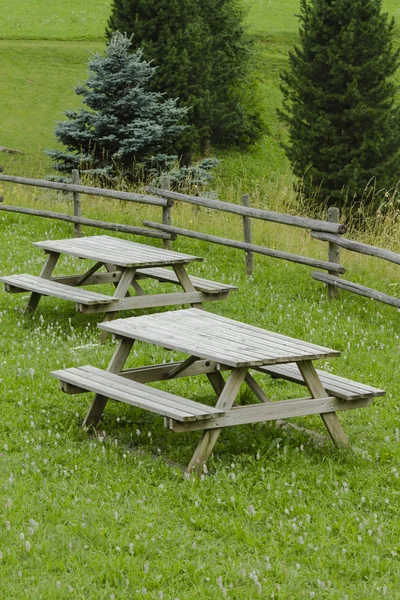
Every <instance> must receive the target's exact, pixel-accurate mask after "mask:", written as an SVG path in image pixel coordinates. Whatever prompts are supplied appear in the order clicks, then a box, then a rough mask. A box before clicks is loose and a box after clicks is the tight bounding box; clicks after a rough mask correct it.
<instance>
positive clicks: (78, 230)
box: [72, 169, 82, 237]
mask: <svg viewBox="0 0 400 600" xmlns="http://www.w3.org/2000/svg"><path fill="white" fill-rule="evenodd" d="M72 183H73V184H74V185H79V184H80V178H79V171H78V169H72ZM72 198H73V201H74V216H75V217H80V216H81V195H80V194H79V192H72ZM74 235H75V237H82V225H81V224H80V223H74Z"/></svg>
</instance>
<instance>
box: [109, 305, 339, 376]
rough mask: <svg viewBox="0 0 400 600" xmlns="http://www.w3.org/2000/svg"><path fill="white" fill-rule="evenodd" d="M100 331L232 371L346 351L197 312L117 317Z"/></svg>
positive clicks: (192, 309) (325, 356)
mask: <svg viewBox="0 0 400 600" xmlns="http://www.w3.org/2000/svg"><path fill="white" fill-rule="evenodd" d="M99 327H100V329H104V330H105V331H108V332H111V333H114V334H116V335H117V336H121V337H125V338H133V339H137V340H140V341H143V342H149V343H152V344H155V345H157V346H162V347H163V348H167V349H170V350H178V351H180V352H184V353H186V354H189V355H192V356H197V357H198V358H203V359H205V360H212V361H216V362H218V363H220V364H223V365H228V366H231V367H234V368H236V367H251V366H260V365H271V364H279V363H290V362H297V361H303V360H316V359H320V358H328V357H332V356H339V355H340V352H338V351H336V350H332V349H330V348H324V347H323V346H317V345H315V344H310V343H308V342H304V341H301V340H297V339H295V338H290V337H287V336H284V335H281V334H279V333H273V332H271V331H267V330H265V329H261V328H259V327H254V326H252V325H248V324H246V323H241V322H239V321H234V320H233V319H228V318H226V317H221V316H219V315H215V314H212V313H209V312H205V311H202V310H198V309H196V308H191V309H187V310H177V311H170V312H164V313H157V314H153V315H145V316H142V317H130V318H128V319H116V320H115V321H112V322H110V323H101V324H99Z"/></svg>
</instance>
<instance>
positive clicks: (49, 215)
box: [0, 205, 172, 240]
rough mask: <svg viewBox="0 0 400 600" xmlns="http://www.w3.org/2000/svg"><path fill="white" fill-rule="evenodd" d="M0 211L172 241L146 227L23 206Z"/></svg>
mask: <svg viewBox="0 0 400 600" xmlns="http://www.w3.org/2000/svg"><path fill="white" fill-rule="evenodd" d="M0 210H4V211H6V212H13V213H20V214H24V215H31V216H33V217H43V218H44V219H56V220H58V221H66V222H67V223H79V224H80V225H87V226H88V227H96V228H98V229H105V230H109V231H120V232H121V233H132V234H133V235H140V236H142V237H148V238H156V239H160V240H170V239H172V238H171V235H170V234H165V233H164V232H162V231H151V230H149V229H146V228H144V227H134V226H132V225H125V224H121V223H109V222H108V221H97V220H95V219H87V218H86V217H75V216H73V215H63V214H62V213H58V212H52V211H49V210H37V209H33V208H23V207H22V206H9V205H1V206H0Z"/></svg>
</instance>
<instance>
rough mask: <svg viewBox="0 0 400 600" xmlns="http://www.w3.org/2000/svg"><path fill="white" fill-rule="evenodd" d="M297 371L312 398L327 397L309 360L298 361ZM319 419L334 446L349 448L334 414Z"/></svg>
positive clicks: (323, 415)
mask: <svg viewBox="0 0 400 600" xmlns="http://www.w3.org/2000/svg"><path fill="white" fill-rule="evenodd" d="M297 366H298V367H299V371H300V373H301V374H302V376H303V379H304V381H305V383H306V385H307V387H308V389H309V390H310V393H311V396H312V397H313V398H324V397H326V396H328V394H327V393H326V391H325V389H324V386H323V385H322V383H321V380H320V378H319V377H318V373H317V372H316V370H315V367H314V365H313V363H312V362H311V361H310V360H305V361H299V362H298V363H297ZM320 416H321V419H322V420H323V422H324V425H325V427H326V428H327V430H328V433H329V435H330V437H331V440H332V441H333V443H334V444H336V445H338V446H347V447H349V446H350V442H349V439H348V437H347V435H346V434H345V432H344V429H343V427H342V425H341V423H340V421H339V419H338V417H337V415H336V413H335V412H331V413H325V414H321V415H320Z"/></svg>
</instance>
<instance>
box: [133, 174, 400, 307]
mask: <svg viewBox="0 0 400 600" xmlns="http://www.w3.org/2000/svg"><path fill="white" fill-rule="evenodd" d="M146 191H147V192H149V193H151V194H154V195H155V196H159V197H162V198H165V199H171V200H174V201H181V202H186V203H189V204H194V205H196V206H202V207H205V208H208V209H214V210H218V211H222V212H228V213H233V214H237V215H240V216H242V219H243V236H244V240H245V241H244V242H241V241H237V240H231V239H227V238H222V237H219V236H214V235H209V234H205V233H201V232H197V231H191V230H188V229H183V228H180V227H174V226H173V225H172V223H171V219H170V222H169V223H166V222H165V221H164V222H163V223H155V222H153V221H144V222H143V225H145V226H146V227H151V228H153V229H159V230H160V231H163V232H165V233H170V234H171V235H174V234H175V235H182V236H185V237H189V238H194V239H198V240H204V241H207V242H211V243H214V244H221V245H223V246H227V247H230V248H238V249H240V250H244V251H245V253H246V273H247V275H252V273H253V253H256V254H262V255H264V256H270V257H272V258H278V259H282V260H287V261H290V262H295V263H299V264H303V265H306V266H309V267H316V268H318V269H322V270H325V271H328V273H321V272H313V273H312V274H311V275H312V277H313V279H315V280H317V281H320V282H322V283H325V284H326V285H327V290H328V297H329V299H334V298H338V296H339V290H340V289H343V290H346V291H349V292H353V293H356V294H359V295H361V296H365V297H367V298H371V299H373V300H377V301H379V302H383V303H385V304H389V305H390V306H394V307H396V308H400V299H399V298H395V297H394V296H389V295H388V294H384V293H382V292H379V291H378V290H374V289H371V288H368V287H365V286H363V285H360V284H358V283H353V282H351V281H346V280H344V279H342V278H341V275H342V274H343V273H345V272H346V269H345V267H344V266H343V265H341V264H340V249H341V248H345V249H346V250H349V251H352V252H359V253H361V254H364V255H368V256H374V257H376V258H381V259H383V260H386V261H389V262H392V263H395V264H398V265H400V254H396V253H395V252H392V251H390V250H386V249H383V248H378V247H377V246H370V245H369V244H363V243H361V242H356V241H354V240H349V239H346V238H344V237H342V234H344V233H346V227H345V225H343V224H341V223H340V222H339V217H340V213H339V209H338V208H336V207H331V208H329V209H328V221H322V220H316V219H309V218H307V217H297V216H293V215H285V214H281V213H277V212H273V211H267V210H261V209H256V208H252V207H251V206H250V198H249V196H248V195H247V194H246V195H243V196H242V206H240V205H237V204H232V203H229V202H221V201H219V200H211V199H209V198H201V197H198V196H190V195H187V194H181V193H178V192H171V191H169V190H166V189H158V188H155V187H151V186H148V187H147V188H146ZM252 218H255V219H262V220H265V221H272V222H274V223H281V224H284V225H290V226H293V227H302V228H305V229H309V230H310V232H311V236H312V237H313V238H315V239H318V240H320V241H323V242H327V243H328V260H327V261H322V260H317V259H314V258H308V257H305V256H299V255H296V254H290V253H288V252H282V251H279V250H272V249H271V248H265V247H264V246H257V245H255V244H253V243H252V231H251V219H252Z"/></svg>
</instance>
